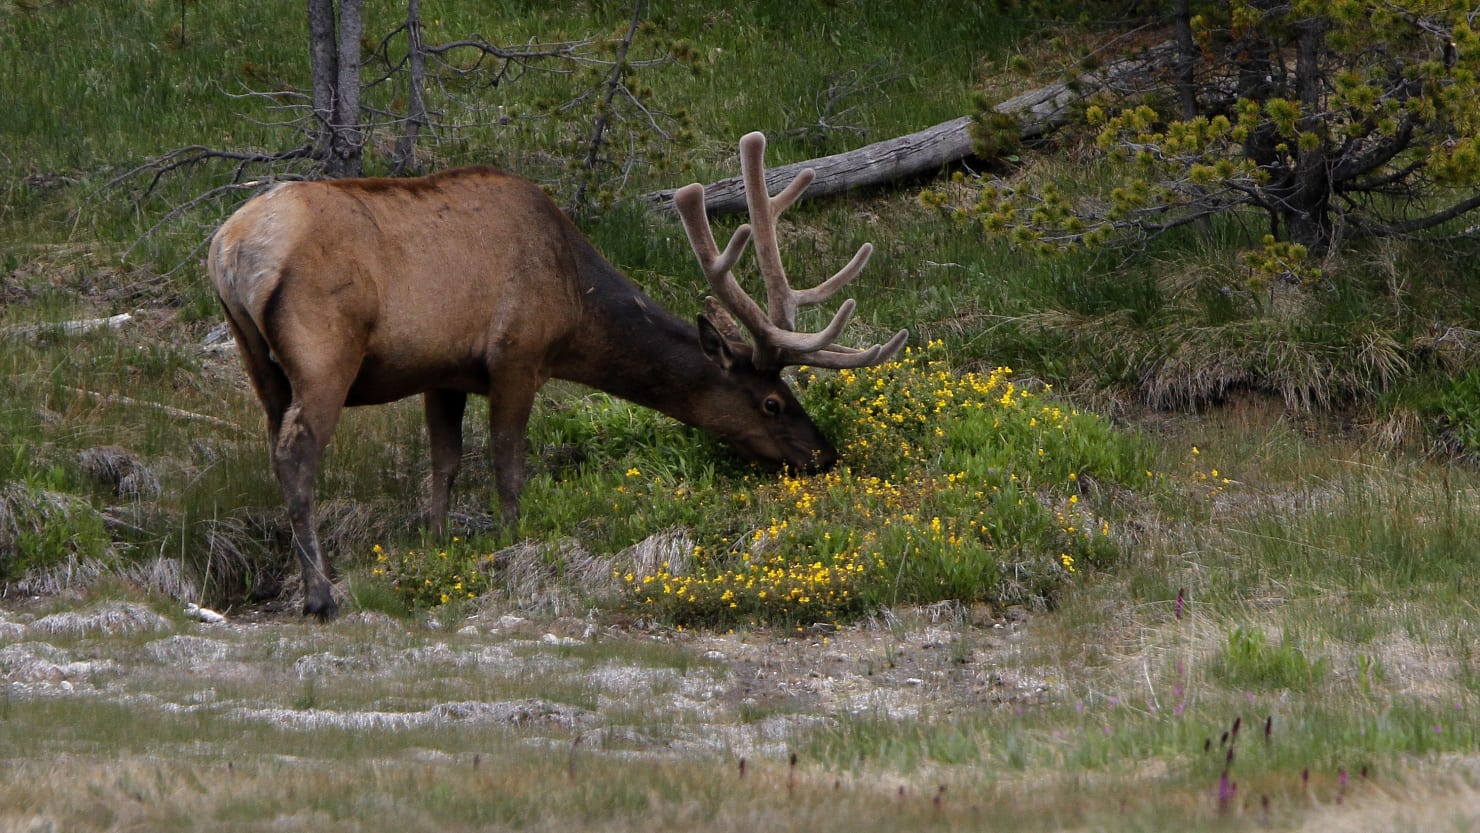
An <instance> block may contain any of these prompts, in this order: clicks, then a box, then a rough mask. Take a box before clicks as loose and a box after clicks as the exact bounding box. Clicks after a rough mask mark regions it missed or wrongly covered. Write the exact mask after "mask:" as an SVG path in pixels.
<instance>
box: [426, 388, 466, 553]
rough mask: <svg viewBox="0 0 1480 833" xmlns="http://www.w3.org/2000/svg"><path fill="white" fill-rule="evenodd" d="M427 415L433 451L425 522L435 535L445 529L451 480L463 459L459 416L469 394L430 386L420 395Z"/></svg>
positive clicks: (450, 493) (438, 535)
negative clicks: (429, 388) (430, 491)
mask: <svg viewBox="0 0 1480 833" xmlns="http://www.w3.org/2000/svg"><path fill="white" fill-rule="evenodd" d="M422 401H423V404H424V406H425V410H426V417H427V441H428V443H429V444H430V446H431V454H432V496H431V505H430V506H429V507H428V508H427V526H428V527H429V528H430V529H431V532H432V534H433V535H435V536H436V537H438V538H440V537H442V536H443V535H445V534H446V532H447V509H448V507H449V505H450V504H451V501H452V497H451V496H452V482H453V481H454V480H456V479H457V469H458V466H459V465H460V464H461V463H462V420H463V412H464V411H465V410H466V409H467V405H468V395H467V394H465V393H463V392H462V391H456V390H446V389H443V390H429V391H427V392H426V393H425V394H423V396H422Z"/></svg>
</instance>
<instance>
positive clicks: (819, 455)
mask: <svg viewBox="0 0 1480 833" xmlns="http://www.w3.org/2000/svg"><path fill="white" fill-rule="evenodd" d="M837 464H838V452H837V450H836V449H834V448H833V447H832V446H831V445H828V444H824V445H823V446H822V447H821V448H819V449H817V450H816V451H814V452H812V456H811V457H809V458H808V459H807V463H806V465H804V466H802V469H803V470H804V471H806V472H807V473H809V474H820V473H822V472H825V471H831V470H832V468H833V466H836V465H837Z"/></svg>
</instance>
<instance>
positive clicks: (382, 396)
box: [344, 356, 491, 407]
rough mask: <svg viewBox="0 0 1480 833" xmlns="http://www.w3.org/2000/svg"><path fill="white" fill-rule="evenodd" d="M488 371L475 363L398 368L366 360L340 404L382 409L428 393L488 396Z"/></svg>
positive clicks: (416, 365)
mask: <svg viewBox="0 0 1480 833" xmlns="http://www.w3.org/2000/svg"><path fill="white" fill-rule="evenodd" d="M490 382H491V379H490V378H489V374H488V368H487V366H485V365H484V364H483V363H482V362H479V361H473V360H468V361H459V362H445V363H415V364H398V363H395V362H389V361H385V360H382V359H379V358H376V357H374V356H371V357H367V358H366V359H365V361H364V363H363V364H362V365H361V366H360V372H359V374H358V375H356V376H355V380H354V383H353V384H351V385H350V388H349V393H348V394H347V395H346V396H345V399H344V404H345V405H348V406H351V407H353V406H357V405H383V404H385V403H387V402H395V401H396V400H398V399H405V398H406V397H408V396H416V395H418V394H421V393H425V392H427V391H429V390H443V389H452V390H460V391H462V392H464V393H477V394H484V395H486V394H487V393H488V389H489V384H490Z"/></svg>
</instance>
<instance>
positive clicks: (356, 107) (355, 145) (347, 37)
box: [327, 0, 365, 177]
mask: <svg viewBox="0 0 1480 833" xmlns="http://www.w3.org/2000/svg"><path fill="white" fill-rule="evenodd" d="M364 31H365V25H364V21H363V20H362V19H361V16H360V0H339V81H338V83H337V84H336V87H337V89H336V92H337V93H338V95H337V96H336V98H335V105H334V133H333V136H334V139H333V143H332V144H331V145H330V150H331V151H332V153H331V155H330V158H329V159H328V165H327V172H328V174H329V175H330V176H332V177H342V176H359V175H360V171H361V167H360V161H361V152H360V150H361V148H363V147H364V145H365V141H364V138H363V136H362V135H361V133H360V36H361V35H363V34H364Z"/></svg>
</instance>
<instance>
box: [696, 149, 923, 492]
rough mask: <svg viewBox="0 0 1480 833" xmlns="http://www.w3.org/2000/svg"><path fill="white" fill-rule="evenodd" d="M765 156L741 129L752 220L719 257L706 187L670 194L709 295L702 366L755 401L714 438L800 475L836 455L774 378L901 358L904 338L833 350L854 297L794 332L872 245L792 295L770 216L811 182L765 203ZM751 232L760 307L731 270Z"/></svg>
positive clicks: (793, 185) (795, 183) (796, 182)
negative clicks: (819, 325)
mask: <svg viewBox="0 0 1480 833" xmlns="http://www.w3.org/2000/svg"><path fill="white" fill-rule="evenodd" d="M765 151H766V138H765V136H764V135H763V134H761V133H749V134H747V135H746V136H745V137H744V138H742V139H741V140H740V169H741V174H742V177H743V179H744V182H745V200H746V205H747V207H748V208H749V210H750V222H749V223H747V224H745V225H742V226H740V227H739V228H738V229H736V230H735V233H734V234H733V235H732V236H731V237H730V242H729V243H728V244H727V245H726V246H725V249H724V251H723V252H721V251H720V250H719V246H718V245H717V244H716V243H715V240H714V231H713V229H712V228H710V225H709V217H708V214H707V212H706V211H705V208H704V186H702V185H699V184H697V183H695V184H693V185H689V186H686V187H684V188H680V189H679V190H678V191H677V192H676V193H675V194H674V195H673V201H674V204H675V206H676V207H677V208H678V212H679V216H680V217H682V218H683V224H684V230H685V231H686V232H687V233H688V237H689V244H690V245H691V246H692V247H693V249H694V254H695V256H696V257H697V258H698V259H699V266H700V268H701V269H703V271H704V277H705V278H706V279H707V280H708V282H709V286H710V288H711V289H712V290H713V291H714V295H713V296H712V297H710V298H708V299H707V300H706V303H705V307H706V311H705V314H704V315H701V316H700V317H699V341H700V344H701V346H702V347H703V348H704V352H705V354H706V355H707V356H709V358H710V360H711V361H714V362H715V363H716V364H718V365H719V366H720V367H721V368H722V369H724V371H725V373H726V375H727V376H728V377H729V378H731V379H733V380H736V381H738V382H740V384H738V385H735V386H734V387H735V388H738V389H739V390H741V391H743V393H742V394H741V395H743V396H745V397H746V398H747V399H748V400H750V401H752V402H753V403H754V404H751V405H750V406H749V408H748V409H747V408H745V407H743V406H738V405H737V408H739V409H740V410H749V411H750V412H748V413H737V414H735V415H734V416H735V418H734V419H733V421H731V420H725V421H723V423H722V424H724V425H725V426H726V427H727V428H728V427H729V426H731V425H733V426H734V427H733V429H731V430H726V429H725V428H721V429H719V433H720V435H721V436H723V437H724V438H725V439H726V440H727V441H729V442H730V444H731V445H734V446H735V447H736V448H738V449H739V450H740V451H741V452H742V453H744V454H747V455H748V456H750V457H753V458H756V459H759V460H763V461H771V462H777V463H783V464H785V465H788V466H790V467H792V468H793V469H796V470H798V471H807V472H811V471H825V470H827V469H829V468H831V467H832V466H833V464H834V463H836V462H837V451H836V450H835V449H834V448H833V446H832V444H831V443H829V442H828V441H827V438H826V437H824V436H823V435H822V432H821V431H820V430H818V428H817V426H816V424H815V423H813V422H812V419H811V418H810V417H808V416H807V413H806V411H804V410H803V409H802V406H801V403H800V402H798V401H797V398H796V396H795V395H793V394H792V392H791V389H790V388H789V387H788V386H787V384H786V382H785V380H783V379H782V377H781V371H782V369H783V368H785V367H788V366H791V365H810V366H812V367H821V368H835V369H841V368H857V367H866V366H868V365H873V364H880V363H882V362H885V361H888V360H889V359H891V358H893V357H894V356H895V354H897V353H898V352H899V350H900V348H901V347H903V346H904V342H905V339H906V338H907V337H908V336H909V333H908V331H906V330H900V331H899V332H898V333H896V334H895V335H894V338H892V339H890V340H889V342H888V343H887V344H875V345H873V346H872V347H869V348H867V349H864V350H858V349H855V348H852V347H844V346H841V345H839V344H838V343H837V339H838V337H839V336H840V335H842V332H843V329H844V328H845V327H847V326H848V319H849V318H850V317H851V316H852V315H853V309H854V306H855V305H854V302H853V300H852V299H849V300H846V301H844V302H843V303H842V304H841V305H840V306H839V307H838V311H837V313H835V314H834V315H833V319H832V322H831V323H829V324H828V325H827V326H826V327H824V328H823V329H822V330H821V331H819V332H816V333H802V332H797V330H796V311H797V308H798V307H801V306H808V305H811V304H819V303H822V302H823V301H826V300H827V299H828V298H830V297H832V295H833V294H834V293H835V292H837V291H838V290H839V289H841V288H842V287H843V286H845V285H847V283H848V282H849V281H851V280H853V279H854V278H855V277H857V276H858V274H859V272H861V271H863V267H864V264H866V263H868V259H869V255H870V254H872V253H873V246H872V245H870V244H868V243H865V244H863V246H862V247H861V248H860V249H859V250H858V253H857V254H856V255H854V256H853V259H852V260H851V261H849V262H848V264H847V265H846V266H844V267H843V268H842V269H841V270H839V271H838V272H837V273H836V274H834V275H833V276H832V277H830V278H828V279H827V280H825V281H823V282H822V283H821V284H818V285H817V286H815V287H813V288H811V289H804V290H796V289H792V287H791V282H790V281H789V280H788V279H787V277H786V271H785V269H784V268H783V266H782V263H781V250H780V246H779V244H778V241H777V235H776V220H777V218H778V217H779V216H780V215H781V212H783V211H785V210H786V209H787V208H788V207H789V206H790V205H791V204H792V203H793V202H795V201H796V199H797V197H799V196H801V193H802V191H804V190H806V188H807V186H808V185H810V184H812V179H813V178H814V176H815V172H814V171H813V170H812V169H810V168H808V169H806V170H803V171H802V172H801V173H799V174H797V176H796V177H795V178H794V179H793V180H792V181H791V182H790V183H789V184H788V185H787V186H786V187H785V188H783V189H782V190H781V191H780V192H779V193H778V194H777V195H776V196H775V197H772V196H771V195H770V191H769V189H768V188H767V185H766V171H765ZM752 236H753V237H754V238H755V250H756V260H757V261H758V262H759V265H760V272H761V275H762V276H763V277H764V278H765V282H766V306H767V309H766V310H764V311H763V310H762V309H761V308H760V306H759V305H758V304H756V302H755V301H754V300H753V299H752V298H751V297H750V295H749V294H747V293H746V292H745V290H744V289H742V288H741V287H740V285H739V283H737V282H736V280H735V277H734V275H733V274H732V273H731V269H732V268H733V267H734V265H735V262H736V261H738V260H739V259H740V255H741V254H743V253H744V251H745V246H746V245H747V244H748V243H749V242H750V239H751V237H752ZM732 314H733V316H734V317H733V318H732V317H731V315H732ZM736 319H738V320H739V322H740V324H743V325H744V327H745V329H746V330H748V331H749V332H750V336H751V342H746V341H745V339H744V338H742V337H741V335H740V328H739V326H737V325H736V323H735V321H736ZM741 380H743V381H741Z"/></svg>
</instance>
